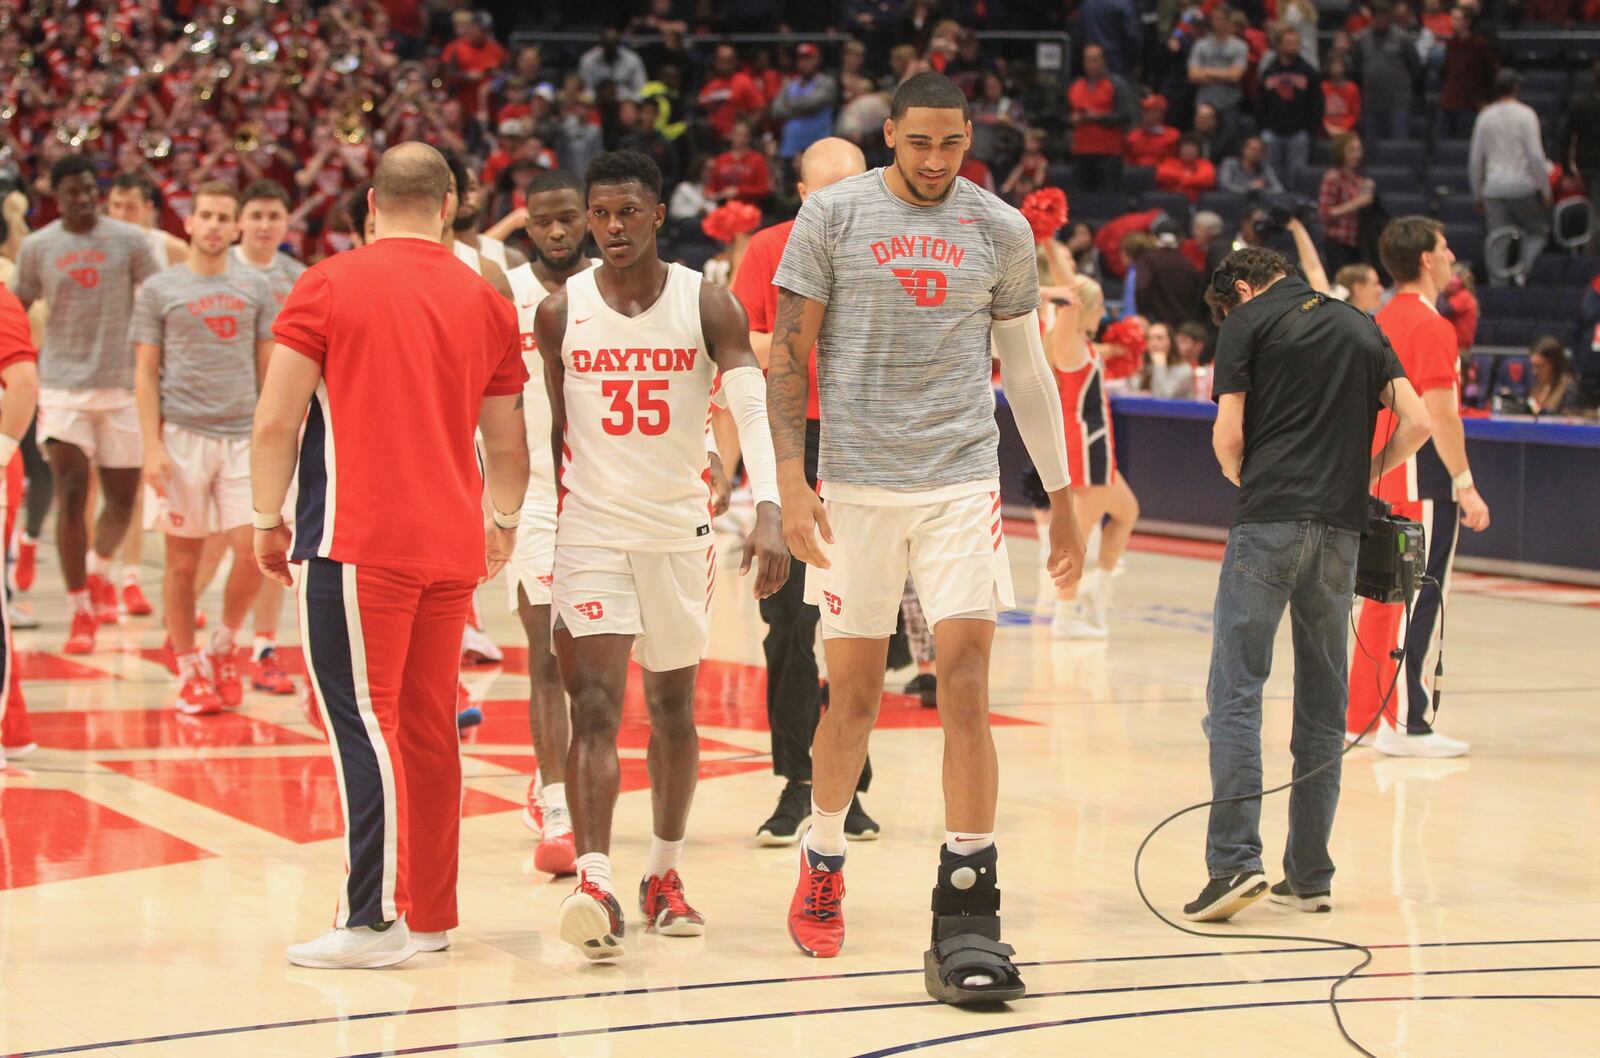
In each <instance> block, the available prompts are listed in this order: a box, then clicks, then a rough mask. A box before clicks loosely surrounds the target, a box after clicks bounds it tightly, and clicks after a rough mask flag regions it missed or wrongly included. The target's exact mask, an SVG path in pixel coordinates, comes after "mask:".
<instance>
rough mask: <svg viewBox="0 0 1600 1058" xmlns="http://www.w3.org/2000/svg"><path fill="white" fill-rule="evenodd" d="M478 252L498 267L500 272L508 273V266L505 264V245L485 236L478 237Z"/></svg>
mask: <svg viewBox="0 0 1600 1058" xmlns="http://www.w3.org/2000/svg"><path fill="white" fill-rule="evenodd" d="M478 252H479V253H480V254H482V255H483V256H485V257H487V258H488V259H489V260H491V261H493V262H494V263H495V264H497V265H499V266H500V271H502V272H508V271H510V270H511V268H510V266H509V265H507V264H506V244H505V243H503V242H501V241H500V240H499V239H494V238H490V237H489V236H487V235H480V236H478Z"/></svg>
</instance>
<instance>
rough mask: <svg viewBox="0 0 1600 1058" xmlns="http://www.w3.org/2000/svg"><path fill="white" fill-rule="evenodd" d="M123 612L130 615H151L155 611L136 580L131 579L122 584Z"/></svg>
mask: <svg viewBox="0 0 1600 1058" xmlns="http://www.w3.org/2000/svg"><path fill="white" fill-rule="evenodd" d="M122 612H123V613H125V614H127V615H128V616H129V617H149V616H150V615H151V614H152V613H154V612H155V608H154V607H153V606H151V605H150V600H149V599H147V598H145V594H144V589H143V588H141V587H140V586H139V582H138V581H136V580H130V581H128V582H127V583H126V584H124V585H123V586H122Z"/></svg>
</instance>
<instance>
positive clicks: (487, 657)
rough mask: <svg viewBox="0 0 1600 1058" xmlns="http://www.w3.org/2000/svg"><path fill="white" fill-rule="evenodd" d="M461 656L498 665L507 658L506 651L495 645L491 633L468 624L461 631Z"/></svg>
mask: <svg viewBox="0 0 1600 1058" xmlns="http://www.w3.org/2000/svg"><path fill="white" fill-rule="evenodd" d="M461 656H462V657H464V658H466V659H468V660H469V661H476V662H482V663H487V664H493V665H498V664H499V663H500V662H502V661H504V660H505V659H506V654H505V651H503V650H501V649H500V648H499V647H498V646H496V645H495V641H494V640H492V639H490V638H489V633H487V632H485V631H483V630H482V629H480V628H473V627H472V626H471V625H467V627H466V629H465V630H464V631H463V632H462V633H461Z"/></svg>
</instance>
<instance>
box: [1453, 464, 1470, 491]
mask: <svg viewBox="0 0 1600 1058" xmlns="http://www.w3.org/2000/svg"><path fill="white" fill-rule="evenodd" d="M1450 484H1452V485H1454V486H1455V487H1456V491H1457V492H1465V491H1467V490H1468V489H1470V488H1472V471H1471V469H1470V468H1469V469H1467V470H1463V471H1462V472H1461V473H1459V474H1457V475H1456V476H1455V477H1453V478H1451V479H1450Z"/></svg>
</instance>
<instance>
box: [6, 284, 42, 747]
mask: <svg viewBox="0 0 1600 1058" xmlns="http://www.w3.org/2000/svg"><path fill="white" fill-rule="evenodd" d="M0 388H3V390H4V392H0V468H4V471H5V489H4V493H3V494H0V506H3V507H4V508H5V533H6V537H5V538H6V539H7V540H9V539H11V524H12V522H13V521H14V520H15V518H16V512H17V505H18V504H19V503H20V502H21V500H22V460H21V459H20V458H19V457H18V456H17V448H18V446H19V445H20V444H21V439H22V436H23V435H24V434H25V433H27V432H28V424H29V423H30V422H32V421H33V412H34V408H35V407H36V406H37V404H38V403H39V354H38V351H37V350H35V349H34V347H33V339H32V337H31V336H30V334H29V331H28V313H27V311H26V310H25V309H24V308H23V307H22V302H20V301H18V300H17V296H16V295H15V294H13V293H11V290H10V288H9V287H7V286H6V285H5V284H3V283H0ZM0 625H3V626H4V627H3V631H4V635H0V743H4V744H5V745H7V746H23V745H26V744H28V743H29V742H31V741H33V739H32V738H31V736H29V737H24V733H23V725H24V724H25V722H26V716H27V714H26V713H24V712H23V711H22V708H21V706H22V691H21V689H20V687H19V685H18V683H17V679H16V666H15V664H14V655H13V654H12V651H11V618H10V616H9V612H8V609H7V607H6V606H4V605H0ZM8 706H9V707H10V708H8ZM13 710H14V711H15V714H14V715H13ZM8 735H10V736H14V737H6V736H8ZM5 766H6V761H5V754H3V753H0V770H4V768H5Z"/></svg>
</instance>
